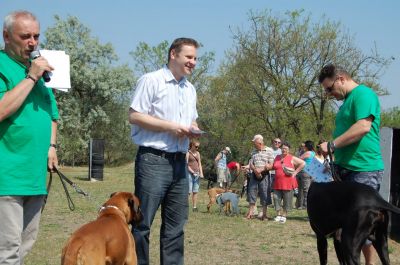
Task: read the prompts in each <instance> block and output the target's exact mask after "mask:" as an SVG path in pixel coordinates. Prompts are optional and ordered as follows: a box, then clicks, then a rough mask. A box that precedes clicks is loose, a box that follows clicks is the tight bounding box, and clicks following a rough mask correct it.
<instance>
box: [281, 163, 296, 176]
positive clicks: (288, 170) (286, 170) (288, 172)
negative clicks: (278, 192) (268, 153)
mask: <svg viewBox="0 0 400 265" xmlns="http://www.w3.org/2000/svg"><path fill="white" fill-rule="evenodd" d="M282 169H283V172H284V173H285V175H286V176H293V174H294V172H295V171H296V170H295V169H294V168H292V167H287V166H284V165H282Z"/></svg>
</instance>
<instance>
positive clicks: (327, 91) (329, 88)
mask: <svg viewBox="0 0 400 265" xmlns="http://www.w3.org/2000/svg"><path fill="white" fill-rule="evenodd" d="M336 80H338V78H337V77H336V78H335V80H334V81H333V83H332V85H331V86H328V87H327V88H325V92H326V93H332V90H333V87H334V86H335V83H336Z"/></svg>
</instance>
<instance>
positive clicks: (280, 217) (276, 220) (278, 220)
mask: <svg viewBox="0 0 400 265" xmlns="http://www.w3.org/2000/svg"><path fill="white" fill-rule="evenodd" d="M281 219H282V216H280V215H278V216H276V217H275V218H274V221H275V222H280V221H281Z"/></svg>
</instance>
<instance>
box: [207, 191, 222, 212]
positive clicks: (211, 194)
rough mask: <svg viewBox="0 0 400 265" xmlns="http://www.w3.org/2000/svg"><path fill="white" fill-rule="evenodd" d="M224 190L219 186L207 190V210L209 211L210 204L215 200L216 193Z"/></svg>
mask: <svg viewBox="0 0 400 265" xmlns="http://www.w3.org/2000/svg"><path fill="white" fill-rule="evenodd" d="M224 192H225V189H221V188H211V189H209V190H208V197H209V198H210V202H209V203H208V204H207V212H210V209H211V206H212V205H213V204H215V203H216V202H217V195H218V194H220V193H224Z"/></svg>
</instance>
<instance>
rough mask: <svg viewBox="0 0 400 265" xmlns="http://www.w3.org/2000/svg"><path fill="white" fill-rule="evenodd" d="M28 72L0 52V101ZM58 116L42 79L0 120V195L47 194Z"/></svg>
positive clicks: (51, 96) (52, 96)
mask: <svg viewBox="0 0 400 265" xmlns="http://www.w3.org/2000/svg"><path fill="white" fill-rule="evenodd" d="M27 71H28V69H27V68H26V67H25V66H24V65H23V64H21V63H19V62H18V61H16V60H14V59H12V58H10V57H9V56H8V55H7V54H6V53H5V52H4V51H0V100H1V99H2V98H3V96H4V94H5V93H6V92H8V91H10V90H12V89H13V88H14V87H15V86H16V85H17V84H18V83H20V82H21V81H22V80H23V79H24V78H25V76H26V73H27ZM57 119H58V110H57V105H56V100H55V98H54V95H53V92H52V89H50V88H47V87H46V86H45V85H44V82H43V80H42V79H41V80H39V82H37V83H36V85H35V86H34V87H33V89H32V91H31V92H30V93H29V95H28V97H27V98H26V99H25V101H24V103H23V104H22V105H21V107H20V108H19V109H18V110H17V111H16V112H15V113H14V114H12V115H11V116H9V117H8V118H6V119H5V120H3V121H1V122H0V196H1V195H39V194H46V176H47V156H48V151H49V145H50V137H51V123H52V120H57Z"/></svg>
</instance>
